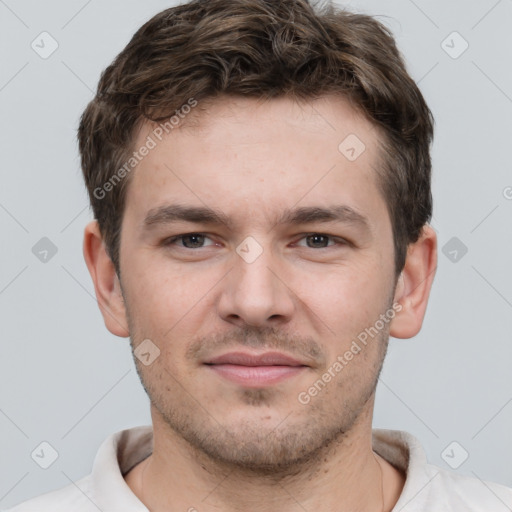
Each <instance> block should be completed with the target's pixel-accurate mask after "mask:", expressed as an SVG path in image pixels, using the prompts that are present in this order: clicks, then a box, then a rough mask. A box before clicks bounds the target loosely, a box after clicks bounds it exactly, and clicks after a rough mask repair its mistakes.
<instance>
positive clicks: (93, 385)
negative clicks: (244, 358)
mask: <svg viewBox="0 0 512 512" xmlns="http://www.w3.org/2000/svg"><path fill="white" fill-rule="evenodd" d="M172 5H174V4H173V3H172V2H163V1H160V0H146V1H144V2H140V1H135V0H124V1H123V2H120V1H119V2H116V1H114V0H103V1H99V0H89V1H86V0H66V1H64V0H49V1H46V2H40V1H36V0H17V1H15V0H0V54H1V65H0V109H1V118H0V119H1V127H0V130H1V131H0V143H1V152H0V158H1V160H0V176H1V177H0V230H1V234H2V243H1V245H0V315H1V322H0V329H1V353H0V354H1V355H0V393H1V394H0V432H1V434H2V435H1V437H0V443H1V444H0V450H1V452H0V507H1V508H7V507H10V506H12V505H13V504H15V503H18V502H20V501H22V500H25V499H27V498H29V497H32V496H34V495H37V494H40V493H42V492H45V491H49V490H52V489H56V488H59V487H62V486H64V485H66V484H68V483H69V482H71V481H75V480H77V479H79V478H81V477H82V476H84V475H85V474H87V473H89V472H90V470H91V466H92V462H93V458H94V456H95V454H96V451H97V449H98V446H99V445H100V443H101V442H102V441H103V440H104V439H105V438H106V437H107V436H108V435H109V434H111V433H113V432H115V431H118V430H121V429H124V428H128V427H131V426H135V425H140V424H148V423H149V422H150V417H149V405H148V399H147V397H146V395H145V393H144V391H143V389H142V386H141V385H140V383H139V380H138V377H137V375H136V372H135V368H134V364H133V361H132V358H131V353H130V349H129V343H128V340H126V339H120V338H116V337H114V336H113V335H111V334H110V333H109V332H108V331H107V330H106V329H105V327H104V324H103V321H102V318H101V315H100V312H99V310H98V307H97V304H96V301H95V298H94V290H93V286H92V282H91V279H90V276H89V274H88V272H87V268H86V266H85V263H84V261H83V257H82V233H83V227H84V225H85V224H86V223H87V222H88V221H89V220H90V219H91V218H92V217H91V213H90V211H89V208H88V200H87V196H86V193H85V187H84V185H83V183H82V178H81V172H80V167H79V160H78V152H77V144H76V128H77V124H78V119H79V116H80V114H81V112H82V111H83V109H84V108H85V106H86V104H87V103H88V101H89V100H90V99H91V98H92V96H93V90H94V89H95V87H96V84H97V81H98V78H99V76H100V72H101V71H102V70H103V69H104V68H105V67H106V66H107V65H108V64H109V63H110V62H111V60H112V59H113V58H114V57H115V56H116V55H117V53H118V52H119V51H121V49H122V48H123V47H124V46H125V45H126V43H127V42H128V40H129V39H130V37H131V36H132V34H133V33H134V31H135V30H136V29H137V28H138V27H139V26H140V25H141V24H142V23H143V22H145V21H146V20H147V19H149V18H150V17H151V16H152V15H154V14H156V13H157V12H159V11H160V10H162V9H164V8H167V7H170V6H172ZM343 5H346V6H347V7H349V8H350V9H352V10H354V11H359V12H366V13H369V14H373V15H376V16H378V18H379V19H380V20H381V21H382V22H383V23H384V24H386V25H387V26H388V27H390V29H391V30H392V31H393V33H394V34H395V36H396V38H397V42H398V45H399V47H400V49H401V51H402V52H403V54H404V56H405V59H406V62H407V66H408V69H409V72H410V73H411V75H412V76H413V78H414V79H415V80H416V81H418V82H419V85H420V88H421V90H422V92H423V94H424V95H425V98H426V100H427V102H428V104H429V106H430V107H431V109H432V111H433V114H434V117H435V119H436V137H435V143H434V147H433V164H434V176H433V194H434V201H435V208H434V219H433V222H432V224H433V227H434V228H435V229H436V231H437V233H438V236H439V266H438V270H437V276H436V279H435V282H434V287H433V290H432V294H431V299H430V303H429V307H428V310H427V315H426V318H425V322H424V326H423V330H422V331H421V333H420V334H419V335H418V336H416V337H415V338H414V339H411V340H394V339H392V340H391V342H390V349H389V353H388V358H387V360H386V363H385V366H384V370H383V373H382V376H381V381H380V383H379V387H378V395H377V405H376V410H375V419H374V426H375V427H381V428H392V429H399V430H406V431H408V432H410V433H412V434H414V435H415V436H416V437H418V438H419V439H420V441H421V442H422V444H423V446H424V447H425V450H426V452H427V456H428V459H429V461H430V462H432V463H434V464H436V465H438V466H441V467H444V468H447V469H450V465H451V466H452V467H453V466H454V465H457V466H458V467H457V468H456V469H455V470H456V471H458V472H460V473H463V474H467V475H471V476H475V477H478V478H481V479H485V480H492V481H496V482H499V483H502V484H506V485H508V486H512V465H511V464H510V460H511V456H512V438H511V435H510V433H511V432H512V378H511V375H512V372H511V360H512V343H511V341H512V269H511V262H512V163H511V156H510V151H511V147H512V67H511V66H510V62H511V50H512V32H511V31H510V25H511V22H512V2H511V1H509V0H502V1H496V0H479V1H468V0H452V1H450V2H446V1H444V0H435V1H434V0H429V1H426V0H415V1H412V0H388V1H386V2H382V1H378V0H368V1H363V0H361V1H359V0H354V1H351V2H345V3H344V4H343ZM42 32H47V33H48V34H45V35H40V34H41V33H42ZM42 38H45V39H44V41H45V43H44V45H43V44H42V43H41V42H40V41H41V39H42ZM33 41H35V43H33ZM38 41H39V43H38ZM37 44H38V45H39V46H37ZM56 44H58V47H57V49H56V50H55V51H54V52H53V53H52V54H51V55H49V56H46V55H44V52H45V51H46V52H49V51H51V50H52V49H53V47H52V45H53V46H55V45H56ZM43 46H44V48H42V47H43ZM41 53H43V56H45V57H46V58H43V57H42V56H41ZM38 244H39V245H38ZM41 248H42V249H41ZM41 251H43V254H44V257H43V256H42V254H41ZM44 251H47V253H44ZM41 258H42V259H43V260H44V261H42V259H41ZM45 258H46V260H45ZM42 442H47V443H49V444H50V445H51V446H52V447H53V448H54V449H55V450H56V452H57V454H58V458H57V460H56V461H55V462H54V463H53V464H52V465H51V466H50V467H49V468H48V469H42V468H41V467H40V466H39V465H37V464H36V462H35V461H34V460H33V458H32V456H31V454H33V453H34V450H36V449H38V447H40V444H41V443H42ZM454 442H455V443H456V444H452V443H454ZM447 447H448V450H447V451H445V450H446V449H447ZM451 450H453V451H451ZM36 452H37V450H36ZM446 453H448V454H450V456H451V457H446ZM443 454H444V455H443ZM466 454H467V459H466V460H465V461H464V462H462V463H460V462H461V461H462V460H463V459H464V458H465V457H466ZM447 461H449V462H450V464H449V463H448V462H447ZM454 461H455V463H454ZM459 463H460V465H459Z"/></svg>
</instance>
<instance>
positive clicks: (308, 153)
mask: <svg viewBox="0 0 512 512" xmlns="http://www.w3.org/2000/svg"><path fill="white" fill-rule="evenodd" d="M195 109H196V110H195V111H194V110H193V109H187V110H188V112H189V113H188V114H185V115H183V116H182V117H183V119H182V120H180V123H179V124H178V125H177V126H176V127H174V128H172V129H171V128H170V125H169V124H167V125H163V124H160V125H159V124H158V123H145V124H143V125H142V127H141V129H140V131H139V133H138V136H137V139H136V142H135V149H136V150H137V148H140V147H143V146H144V145H145V144H147V143H148V141H149V140H151V141H152V142H151V144H150V145H151V146H152V149H151V150H150V151H148V152H146V153H147V154H146V156H144V157H143V158H142V159H141V161H140V162H139V163H138V165H137V167H136V169H135V171H134V174H133V176H132V182H131V183H130V186H129V187H128V192H127V199H126V210H125V211H128V209H129V208H134V209H135V210H137V214H138V216H139V217H142V216H143V215H147V213H148V211H149V209H150V208H153V209H154V208H155V207H156V206H158V205H159V204H163V203H170V202H171V203H172V202H180V203H183V200H184V198H186V199H187V201H186V202H187V203H189V204H193V205H196V206H204V205H205V204H208V205H209V206H211V207H213V208H217V209H221V210H222V211H224V212H225V213H227V214H230V211H232V213H233V215H234V216H236V214H245V215H247V213H248V212H249V211H252V212H255V213H257V215H256V217H254V220H255V221H256V220H257V219H259V220H263V219H266V221H268V222H271V221H272V217H273V216H274V217H275V216H281V215H282V211H283V210H284V209H286V208H287V209H290V207H291V206H292V205H299V203H300V206H308V205H310V206H313V205H314V206H319V205H321V204H324V205H327V204H335V203H336V202H338V203H342V202H343V201H344V202H345V203H347V202H348V203H350V202H351V201H352V203H359V205H357V204H352V205H350V204H348V206H352V207H353V208H354V209H355V210H357V209H359V210H360V209H361V208H363V209H364V208H368V207H370V209H371V208H373V207H375V206H379V205H377V204H376V201H377V202H378V200H379V196H380V194H379V192H378V187H377V184H376V172H375V169H376V167H377V166H378V165H379V161H380V157H379V155H378V137H379V133H378V130H377V129H376V127H375V126H374V125H372V124H371V123H370V122H369V121H368V120H366V119H365V118H363V117H362V116H361V115H359V114H358V113H357V112H356V111H355V110H354V109H353V108H352V107H351V106H350V104H349V103H348V102H347V100H345V99H343V98H340V97H333V96H324V97H321V98H319V99H316V100H310V101H301V102H297V101H294V100H292V99H289V98H276V99H271V100H266V101H263V100H258V99H253V98H243V97H222V98H220V99H215V100H213V101H211V100H210V101H208V102H203V103H201V102H198V105H197V106H196V107H195ZM187 116H188V117H187ZM166 126H167V130H166V129H165V127H166ZM162 127H163V129H162ZM380 202H381V203H382V202H383V199H382V198H380ZM365 203H366V204H365ZM240 206H243V209H242V210H240ZM382 206H383V203H382V204H380V207H382ZM384 206H385V205H384ZM370 213H371V212H370ZM375 213H378V212H375ZM380 213H382V211H381V212H380Z"/></svg>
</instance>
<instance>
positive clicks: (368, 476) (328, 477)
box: [126, 414, 404, 512]
mask: <svg viewBox="0 0 512 512" xmlns="http://www.w3.org/2000/svg"><path fill="white" fill-rule="evenodd" d="M362 416H366V417H360V420H362V421H360V422H359V423H358V425H354V428H353V429H351V431H350V432H347V433H346V434H345V435H343V436H340V438H339V439H337V440H335V441H334V442H332V443H331V444H330V445H329V446H326V447H325V449H324V450H323V452H322V453H319V454H318V456H317V457H316V458H315V460H312V461H309V462H308V463H307V465H304V466H301V467H295V468H290V469H289V470H287V471H286V472H281V473H280V474H265V475H263V474H255V473H254V472H250V471H248V470H247V471H244V470H240V469H239V468H234V467H232V466H231V467H230V466H227V465H225V464H222V463H219V462H218V461H213V460H211V459H209V458H208V457H207V456H206V455H205V454H203V453H201V452H198V451H197V450H196V449H194V448H192V447H191V446H190V445H189V444H188V443H187V442H186V441H184V440H183V439H182V438H181V437H179V436H178V435H176V434H175V433H174V432H173V431H171V430H170V429H169V428H168V427H167V425H166V424H165V423H164V422H163V421H160V418H158V417H157V415H155V414H154V415H153V424H154V427H153V429H154V440H153V447H154V450H153V454H152V455H151V456H150V457H149V458H148V459H146V460H145V461H143V462H142V463H141V464H139V465H138V466H136V468H135V469H134V470H133V471H131V472H130V473H129V474H128V475H127V477H126V481H127V483H128V485H129V486H130V487H131V489H132V490H133V491H134V493H135V494H136V495H137V496H138V497H139V499H140V500H141V501H142V502H143V503H144V504H145V505H146V506H147V507H148V508H149V509H150V510H151V511H152V512H160V511H161V510H162V511H163V510H166V511H169V510H191V511H193V510H194V509H195V510H197V511H200V512H213V511H218V510H223V511H225V512H232V511H233V512H234V511H240V510H244V511H248V510H250V511H251V512H253V511H254V512H270V511H274V510H276V508H277V507H279V510H280V511H281V512H292V511H297V510H301V509H302V510H304V509H305V510H336V511H340V512H343V511H351V512H355V511H361V512H362V511H367V512H381V511H382V510H390V509H391V508H392V507H393V505H394V504H395V503H396V501H397V499H398V497H399V495H400V492H401V489H402V487H403V481H404V480H403V475H400V473H399V472H398V471H397V470H395V469H394V468H393V467H392V466H391V465H389V464H388V463H387V462H386V461H384V459H382V458H380V457H379V456H378V455H376V454H375V453H374V452H373V450H372V444H371V441H372V437H371V414H367V415H362ZM368 420H369V421H368ZM177 469H179V470H177ZM170 507H172V508H170Z"/></svg>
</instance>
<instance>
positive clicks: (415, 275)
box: [389, 225, 437, 338]
mask: <svg viewBox="0 0 512 512" xmlns="http://www.w3.org/2000/svg"><path fill="white" fill-rule="evenodd" d="M436 268H437V236H436V233H435V231H434V230H433V229H432V228H431V227H430V226H428V225H425V226H423V230H422V233H421V235H420V237H419V239H418V240H417V241H416V242H415V243H413V244H410V245H409V247H408V249H407V257H406V260H405V266H404V268H403V270H402V273H401V274H400V277H399V278H398V283H397V286H396V290H395V298H394V304H400V306H401V307H402V309H401V310H399V312H397V314H396V315H395V317H394V318H393V320H392V321H391V324H390V331H389V334H390V335H391V336H393V337H394V338H412V337H413V336H416V334H418V332H419V331H420V329H421V325H422V324H423V318H424V316H425V311H426V309H427V303H428V297H429V294H430V289H431V287H432V283H433V281H434V275H435V271H436ZM397 311H398V309H397Z"/></svg>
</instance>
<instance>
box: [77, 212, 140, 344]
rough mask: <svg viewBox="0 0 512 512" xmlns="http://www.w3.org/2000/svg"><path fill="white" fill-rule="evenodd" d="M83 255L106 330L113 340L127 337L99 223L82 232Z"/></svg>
mask: <svg viewBox="0 0 512 512" xmlns="http://www.w3.org/2000/svg"><path fill="white" fill-rule="evenodd" d="M83 252H84V258H85V263H86V264H87V268H88V269H89V273H90V274H91V277H92V280H93V283H94V290H95V292H96V299H97V301H98V306H99V307H100V311H101V314H102V315H103V320H104V322H105V325H106V327H107V329H108V330H109V331H110V332H111V333H112V334H115V335H116V336H120V337H122V338H126V337H128V336H129V335H130V331H129V329H128V327H127V326H128V322H127V317H126V309H125V303H124V299H123V295H122V293H121V283H120V282H119V279H118V277H117V274H116V271H115V267H114V264H113V263H112V260H111V259H110V256H109V255H108V253H107V251H106V248H105V244H104V243H103V238H102V236H101V232H100V229H99V226H98V222H97V221H96V220H93V221H92V222H90V223H89V224H87V226H86V227H85V230H84V245H83Z"/></svg>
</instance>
